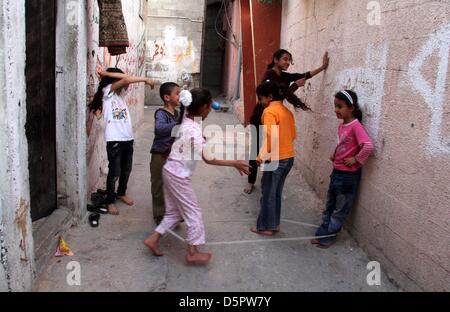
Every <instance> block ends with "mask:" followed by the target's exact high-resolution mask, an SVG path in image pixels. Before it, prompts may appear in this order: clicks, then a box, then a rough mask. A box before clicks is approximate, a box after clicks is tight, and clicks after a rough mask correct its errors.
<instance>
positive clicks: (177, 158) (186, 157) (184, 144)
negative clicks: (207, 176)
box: [164, 117, 206, 178]
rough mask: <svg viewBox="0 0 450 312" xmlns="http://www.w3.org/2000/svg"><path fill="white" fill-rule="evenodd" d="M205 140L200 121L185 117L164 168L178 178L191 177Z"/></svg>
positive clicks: (201, 153)
mask: <svg viewBox="0 0 450 312" xmlns="http://www.w3.org/2000/svg"><path fill="white" fill-rule="evenodd" d="M205 145H206V140H205V138H204V137H203V135H202V126H201V124H200V121H194V120H192V119H190V118H187V117H185V118H184V119H183V122H182V124H181V126H180V128H179V130H178V134H177V139H176V140H175V142H174V143H173V145H172V151H171V153H170V155H169V158H168V160H167V162H166V165H165V166H164V169H165V170H167V171H169V172H170V173H172V174H173V175H175V176H177V177H180V178H191V177H192V174H193V173H194V170H195V167H196V166H197V163H198V162H199V161H201V160H202V159H203V157H202V155H203V148H204V147H205Z"/></svg>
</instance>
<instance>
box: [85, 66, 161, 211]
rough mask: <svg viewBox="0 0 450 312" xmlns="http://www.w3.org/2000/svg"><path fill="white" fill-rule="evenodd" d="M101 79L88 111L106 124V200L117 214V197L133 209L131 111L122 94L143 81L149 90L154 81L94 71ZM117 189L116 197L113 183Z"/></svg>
mask: <svg viewBox="0 0 450 312" xmlns="http://www.w3.org/2000/svg"><path fill="white" fill-rule="evenodd" d="M97 74H98V75H99V76H100V77H101V78H102V79H101V80H100V84H99V86H98V90H97V93H96V94H95V96H94V99H93V101H92V103H91V104H90V105H89V109H90V110H91V111H92V112H93V113H94V114H95V115H96V116H97V118H99V119H100V118H101V117H102V116H103V119H104V122H105V139H106V142H107V144H106V150H107V154H108V162H109V165H108V169H109V170H108V177H107V180H106V193H107V195H106V200H105V204H107V208H108V211H109V213H110V214H113V215H118V214H119V210H118V209H117V207H116V206H115V205H114V202H115V201H116V198H118V199H120V200H121V201H123V202H124V203H125V204H127V205H129V206H132V205H134V202H133V200H132V199H131V198H129V197H128V196H127V195H126V190H127V184H128V179H129V177H130V174H131V169H132V167H133V145H134V136H133V126H132V123H131V116H130V111H129V110H128V105H127V103H126V101H125V99H124V96H125V91H126V90H127V89H128V86H129V85H130V84H133V83H139V82H144V83H145V84H147V85H149V86H150V87H151V88H152V89H153V88H154V82H153V80H152V79H150V78H146V77H132V76H128V75H126V74H124V72H123V71H122V70H120V69H119V68H109V69H107V70H106V71H103V70H101V69H98V70H97ZM117 181H119V187H118V189H117V195H116V183H117Z"/></svg>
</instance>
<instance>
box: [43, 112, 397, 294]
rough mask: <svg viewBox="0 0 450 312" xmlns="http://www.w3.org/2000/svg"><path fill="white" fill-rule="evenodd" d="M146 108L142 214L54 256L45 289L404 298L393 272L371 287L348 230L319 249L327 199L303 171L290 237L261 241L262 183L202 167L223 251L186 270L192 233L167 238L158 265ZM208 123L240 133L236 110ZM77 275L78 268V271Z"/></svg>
mask: <svg viewBox="0 0 450 312" xmlns="http://www.w3.org/2000/svg"><path fill="white" fill-rule="evenodd" d="M155 109H156V108H154V107H151V108H149V107H147V108H146V109H145V121H144V124H143V125H142V126H141V127H140V129H138V130H137V131H136V142H135V154H134V167H133V172H132V175H131V178H130V183H129V195H130V196H132V197H133V198H134V200H135V206H134V207H127V206H124V205H122V204H119V205H118V207H119V210H120V215H119V216H112V215H104V216H102V217H101V219H100V226H99V227H98V228H92V227H90V226H89V224H88V222H87V220H86V221H85V222H83V223H82V224H81V225H80V226H78V227H74V228H72V229H71V230H70V231H69V233H67V234H66V236H65V239H66V241H67V242H68V244H69V245H70V247H71V248H72V251H73V252H74V254H75V255H74V256H72V257H65V258H54V259H53V260H52V261H51V263H50V264H49V266H48V267H47V268H46V269H45V270H44V273H43V274H42V276H40V278H39V279H38V281H37V283H36V286H35V290H38V291H50V292H53V291H67V292H88V291H125V292H126V291H139V292H140V291H143V292H153V291H175V292H177V291H194V292H196V291H213V292H216V291H223V292H229V291H245V292H247V291H251V292H267V291H273V292H278V291H295V292H296V291H356V292H358V291H369V292H370V291H398V288H397V287H396V286H394V285H393V284H392V283H391V282H390V281H389V279H388V278H387V276H386V275H385V272H382V275H381V276H382V278H381V285H380V286H369V285H368V283H367V276H368V274H369V273H370V270H368V269H367V264H368V263H369V262H370V261H371V259H370V258H368V256H367V255H366V254H365V253H364V252H363V250H362V249H361V248H359V247H358V245H357V244H356V242H355V241H354V240H353V239H352V237H351V236H350V235H349V234H348V233H347V232H346V231H344V232H342V233H341V235H340V236H339V240H338V243H336V245H334V246H333V247H332V248H330V249H328V250H321V249H319V248H316V247H314V246H313V245H311V244H310V237H311V236H313V235H314V230H315V225H317V224H319V223H320V211H321V209H322V206H323V199H321V198H318V197H317V196H316V195H315V193H314V192H313V191H312V189H311V188H310V187H309V186H308V185H307V184H306V182H305V181H304V180H303V178H302V175H301V172H299V171H298V170H296V169H295V167H294V169H293V171H292V172H291V173H290V175H289V177H288V179H287V181H286V186H285V192H284V198H283V208H282V218H283V222H282V225H281V232H280V233H279V234H278V235H276V236H274V237H272V238H265V237H260V236H258V235H256V234H254V233H252V232H250V231H249V229H250V227H251V226H252V225H253V224H254V223H255V221H256V217H257V214H258V210H259V198H260V184H259V182H258V183H257V187H256V190H255V192H253V193H252V194H251V195H246V194H244V193H243V188H244V186H245V184H246V178H245V177H241V176H240V175H239V173H238V172H237V171H236V170H235V169H233V168H224V167H212V166H208V165H206V164H205V163H203V162H202V163H201V164H199V165H198V167H197V169H196V172H195V174H194V178H193V181H194V182H193V184H194V188H195V191H196V194H197V196H198V199H199V202H200V205H201V207H202V208H203V212H204V222H205V227H206V235H207V242H208V245H207V246H204V247H203V250H208V251H210V252H212V253H213V260H212V262H211V263H210V264H209V265H208V266H205V267H190V266H186V264H185V262H184V256H185V244H184V243H183V241H182V240H181V239H182V237H184V235H185V231H184V225H181V226H180V227H178V228H177V229H175V231H174V233H173V234H170V235H167V236H166V237H164V238H163V239H162V241H161V242H162V244H161V248H162V250H163V252H164V253H165V256H164V257H161V258H157V257H154V256H153V255H152V254H151V253H150V251H149V250H148V249H147V247H146V246H144V244H143V240H144V239H145V238H146V236H147V235H148V234H149V232H151V231H152V230H153V229H154V227H155V225H154V223H153V219H152V207H151V192H150V170H149V162H150V153H149V150H150V145H151V143H152V141H153V128H154V125H153V115H154V111H155ZM205 123H206V124H218V125H221V126H224V125H234V124H237V123H238V122H237V120H236V118H235V117H234V115H233V113H232V112H227V113H224V112H212V113H211V114H210V117H209V118H208V119H207V120H206V122H205ZM73 261H76V262H78V263H79V264H80V269H81V271H80V273H81V285H80V286H69V284H68V283H67V277H68V274H69V273H70V272H71V267H70V266H69V267H68V264H70V263H71V262H73ZM68 268H69V269H68Z"/></svg>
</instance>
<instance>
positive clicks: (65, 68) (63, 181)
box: [56, 0, 87, 222]
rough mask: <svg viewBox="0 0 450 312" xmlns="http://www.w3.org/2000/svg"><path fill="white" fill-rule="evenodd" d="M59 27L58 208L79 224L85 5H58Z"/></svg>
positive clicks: (83, 149) (68, 2) (83, 199)
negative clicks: (71, 215) (68, 212)
mask: <svg viewBox="0 0 450 312" xmlns="http://www.w3.org/2000/svg"><path fill="white" fill-rule="evenodd" d="M57 10H58V12H57V27H56V66H57V72H58V74H57V76H56V103H57V104H56V155H57V176H58V179H57V185H58V207H66V208H68V209H69V210H70V211H72V212H73V217H74V219H75V222H77V221H79V220H80V219H81V218H82V217H83V216H84V215H85V213H86V172H87V166H86V156H85V155H86V145H84V144H80V142H86V131H85V129H86V126H85V124H86V111H85V110H84V107H85V103H86V85H87V82H86V49H87V33H86V31H87V29H86V28H87V22H86V3H85V2H84V1H71V0H64V1H61V2H58V5H57Z"/></svg>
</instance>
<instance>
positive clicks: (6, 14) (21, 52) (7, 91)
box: [0, 0, 34, 291]
mask: <svg viewBox="0 0 450 312" xmlns="http://www.w3.org/2000/svg"><path fill="white" fill-rule="evenodd" d="M0 13H1V14H0V114H2V116H3V118H1V120H0V146H1V152H0V291H24V290H28V289H30V287H31V281H32V278H33V266H34V260H33V239H32V230H31V218H30V205H29V202H30V195H29V192H30V191H29V181H28V147H27V140H26V135H25V122H26V105H25V100H26V99H25V98H26V93H25V19H24V18H23V17H24V16H25V2H24V1H23V0H15V1H11V0H3V1H0Z"/></svg>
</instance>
